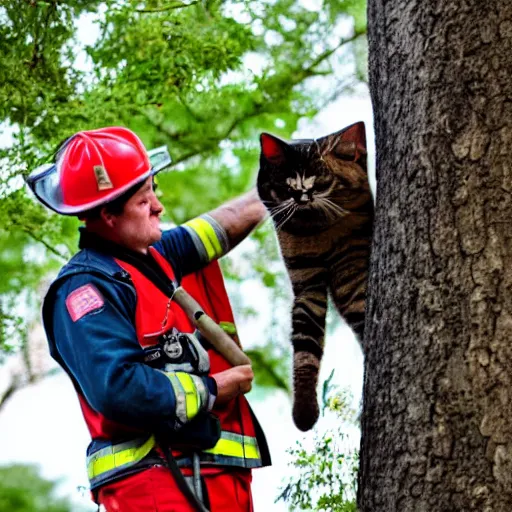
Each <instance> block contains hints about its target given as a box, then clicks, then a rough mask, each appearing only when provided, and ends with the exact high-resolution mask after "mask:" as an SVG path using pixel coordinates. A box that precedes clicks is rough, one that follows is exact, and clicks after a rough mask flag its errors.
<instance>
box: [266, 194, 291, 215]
mask: <svg viewBox="0 0 512 512" xmlns="http://www.w3.org/2000/svg"><path fill="white" fill-rule="evenodd" d="M292 202H293V199H291V198H290V199H287V200H286V201H283V202H282V203H280V204H278V205H277V206H274V207H273V208H270V216H271V217H276V216H277V215H279V214H280V213H282V212H283V211H284V210H287V209H288V207H289V206H290V205H291V204H292Z"/></svg>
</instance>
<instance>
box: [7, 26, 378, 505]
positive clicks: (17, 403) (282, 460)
mask: <svg viewBox="0 0 512 512" xmlns="http://www.w3.org/2000/svg"><path fill="white" fill-rule="evenodd" d="M85 28H87V27H85ZM89 28H90V26H89ZM82 30H84V29H82ZM83 37H84V39H86V38H87V40H88V38H89V37H90V32H89V30H85V32H84V36H83ZM82 65H84V66H86V63H85V62H84V63H82ZM356 121H365V123H366V130H367V139H368V145H369V148H368V149H369V164H370V169H372V170H373V169H374V158H373V156H374V153H375V151H374V143H373V123H372V113H371V104H370V100H369V98H368V95H367V93H366V92H365V91H363V92H362V93H361V95H360V96H358V97H355V96H352V97H342V98H339V99H338V100H337V101H336V102H334V103H333V104H331V105H330V106H329V107H328V108H327V109H325V110H324V111H323V112H321V113H320V114H319V115H318V116H317V117H316V118H315V119H314V120H312V121H308V120H304V121H303V122H301V125H300V128H299V130H298V131H297V132H296V133H295V134H294V137H296V138H317V137H320V136H323V135H327V134H328V133H332V132H335V131H338V130H340V129H341V128H343V127H344V126H347V125H349V124H351V123H353V122H356ZM2 139H3V140H2ZM5 139H6V134H5V133H4V134H2V132H0V145H1V144H2V142H3V143H5ZM374 176H375V174H374V172H373V171H372V172H371V180H370V181H371V184H372V189H373V190H374V191H375V178H374ZM243 250H244V245H243V244H241V246H240V247H239V248H237V251H241V252H243ZM240 286H241V287H242V289H241V292H242V293H243V294H244V297H252V298H253V299H254V303H253V304H252V306H253V307H254V308H255V309H256V310H258V311H259V312H260V313H261V318H260V319H259V320H250V321H247V322H245V323H241V324H240V325H239V326H238V327H239V331H240V335H241V336H240V337H241V340H242V342H243V343H244V345H245V346H250V345H251V341H252V340H255V338H254V336H255V333H257V332H259V326H261V323H260V322H264V321H265V318H267V319H268V318H269V317H270V310H269V308H270V304H269V301H267V300H265V296H264V295H262V292H261V286H260V285H259V284H258V283H254V282H251V281H249V282H246V283H242V284H241V285H240ZM248 305H249V304H248ZM333 368H335V378H334V382H335V383H336V384H339V385H341V386H342V387H343V388H348V389H350V390H351V392H352V394H353V395H354V404H355V405H356V406H357V405H358V404H359V401H360V398H361V386H362V377H363V364H362V355H361V351H360V349H359V345H358V343H357V342H356V341H355V339H354V336H353V335H352V333H351V332H350V330H349V329H347V328H346V327H340V328H339V329H338V330H336V331H335V333H334V334H333V335H331V336H328V337H327V339H326V351H325V355H324V359H323V365H322V371H321V381H322V380H323V379H325V378H326V377H327V376H328V375H329V374H330V372H331V370H332V369H333ZM2 373H3V376H4V379H1V378H0V386H2V380H5V376H6V374H7V368H6V367H3V369H2ZM248 399H249V401H250V403H251V405H252V406H253V409H254V410H255V412H256V415H257V416H258V418H259V420H260V423H261V424H262V426H263V429H264V431H265V433H266V435H267V440H268V442H269V445H270V451H271V454H272V458H273V466H272V467H270V468H265V469H260V470H255V471H254V480H253V494H254V501H255V509H256V511H261V510H266V511H276V512H281V511H285V510H287V507H286V506H285V505H284V504H283V503H282V502H280V503H278V504H275V503H274V499H275V497H276V496H277V495H278V490H279V487H280V485H281V483H282V481H283V478H285V477H286V476H287V475H289V474H290V468H289V466H288V465H287V462H288V460H289V459H288V456H287V455H286V453H285V451H286V449H287V448H290V447H292V446H293V445H294V444H295V442H296V440H305V441H306V442H307V443H311V441H312V434H311V433H308V434H306V435H304V434H302V433H301V432H299V431H298V430H297V429H296V428H295V426H294V425H293V423H292V420H291V404H290V402H289V399H288V397H286V396H285V395H284V393H281V392H271V393H267V394H266V395H265V396H263V395H262V394H261V393H259V394H257V391H253V392H251V393H250V394H249V395H248ZM349 442H350V443H351V445H352V446H354V447H356V446H357V445H358V442H359V440H358V432H357V430H356V429H354V431H352V432H351V433H350V436H349ZM88 443H89V434H88V432H87V429H86V427H85V424H84V422H83V419H82V415H81V412H80V409H79V406H78V400H77V398H76V395H75V392H74V390H73V388H72V386H71V383H70V381H69V379H68V378H67V376H66V375H64V374H63V373H59V374H57V375H55V376H53V377H51V378H47V379H46V380H44V381H42V382H40V383H39V384H37V385H32V386H29V387H27V388H25V389H23V390H21V391H19V392H17V393H16V394H15V395H14V397H12V398H11V399H10V400H9V401H8V402H7V404H6V405H5V407H4V408H3V409H2V411H1V413H0V465H4V464H9V463H14V462H24V463H36V464H38V465H39V466H40V467H41V469H42V473H43V475H44V476H45V477H47V478H50V479H55V480H59V481H60V482H61V485H60V491H61V492H62V493H63V494H67V495H71V496H72V497H73V498H74V499H75V500H76V501H77V503H80V504H81V505H83V506H85V507H88V508H87V509H88V510H91V511H93V510H96V508H95V507H94V506H92V505H90V506H88V504H89V503H90V502H89V497H88V493H87V492H85V495H84V496H82V495H81V493H80V492H79V491H78V488H79V487H81V486H82V487H85V488H87V486H88V482H87V475H86V471H85V450H86V447H87V445H88Z"/></svg>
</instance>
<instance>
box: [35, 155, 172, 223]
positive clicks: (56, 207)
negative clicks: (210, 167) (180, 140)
mask: <svg viewBox="0 0 512 512" xmlns="http://www.w3.org/2000/svg"><path fill="white" fill-rule="evenodd" d="M148 156H149V159H150V162H151V168H150V169H149V170H148V171H147V172H145V173H143V174H141V175H140V176H137V178H136V179H134V180H132V181H130V182H129V183H126V184H125V185H124V186H122V187H120V188H117V189H116V190H113V191H112V193H110V194H108V195H106V196H104V197H102V198H100V199H97V200H96V201H91V202H89V203H86V204H81V205H69V204H66V203H65V202H64V200H63V197H62V191H61V188H60V183H59V175H58V172H57V165H56V164H44V165H42V166H40V167H38V168H37V169H35V170H34V171H33V172H32V173H31V174H30V175H29V176H28V177H27V179H26V181H27V185H28V186H29V187H30V189H31V190H32V192H33V193H34V195H35V196H36V197H37V199H39V201H41V203H43V204H44V205H45V206H46V207H48V208H50V209H51V210H53V211H54V212H56V213H60V214H61V215H78V214H80V213H83V212H86V211H88V210H92V209H93V208H97V207H98V206H101V205H103V204H106V203H109V202H110V201H113V200H114V199H116V198H118V197H119V196H121V195H123V194H124V193H125V192H126V191H127V190H129V189H130V188H131V187H133V186H135V185H137V183H140V182H142V181H144V180H146V179H147V178H149V177H150V176H154V175H155V174H157V173H159V172H160V171H161V170H163V169H165V168H166V167H168V166H169V165H170V164H171V162H172V160H171V156H170V155H169V152H168V151H167V147H166V146H162V147H159V148H156V149H152V150H151V151H148Z"/></svg>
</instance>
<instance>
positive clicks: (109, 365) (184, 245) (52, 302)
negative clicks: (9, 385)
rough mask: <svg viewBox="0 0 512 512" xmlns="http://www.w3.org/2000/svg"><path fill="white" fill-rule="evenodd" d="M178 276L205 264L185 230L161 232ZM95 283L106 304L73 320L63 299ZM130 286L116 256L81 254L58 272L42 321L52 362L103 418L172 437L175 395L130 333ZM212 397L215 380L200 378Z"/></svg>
mask: <svg viewBox="0 0 512 512" xmlns="http://www.w3.org/2000/svg"><path fill="white" fill-rule="evenodd" d="M154 247H155V249H157V250H158V251H159V252H160V254H162V255H163V256H164V257H165V258H166V259H167V260H168V261H169V262H170V264H171V266H172V268H173V270H174V272H175V276H176V279H177V280H178V281H180V280H181V277H182V276H184V275H186V274H188V273H191V272H194V271H196V270H198V269H200V268H202V267H203V266H204V265H206V264H207V263H208V261H207V260H206V259H205V256H204V254H202V253H201V252H200V251H199V250H198V247H197V240H194V239H193V237H192V236H191V234H190V233H189V232H188V231H187V230H186V229H185V228H183V227H177V228H174V229H171V230H168V231H165V232H163V236H162V239H161V241H160V242H158V243H157V244H155V246H154ZM87 284H92V285H93V286H94V287H96V289H97V290H98V291H99V292H100V294H101V295H102V296H103V299H104V304H103V305H102V306H101V307H100V308H98V309H95V310H93V311H91V312H89V313H87V314H85V315H84V316H83V317H81V318H79V319H78V320H76V321H73V319H72V318H71V316H70V314H69V312H68V309H67V307H66V298H67V297H68V296H69V295H70V293H72V292H73V291H74V290H76V289H77V288H80V287H81V286H84V285H87ZM135 306H136V294H135V288H134V286H133V284H132V283H131V281H130V279H129V276H128V274H127V273H126V272H125V271H124V270H123V269H122V268H121V267H120V266H119V265H118V264H117V263H116V261H115V260H114V258H113V257H111V256H108V255H106V254H103V253H101V252H98V251H96V250H93V249H82V250H81V251H80V252H78V253H77V254H76V255H75V256H74V257H73V258H72V259H71V260H70V261H69V263H68V264H66V265H65V266H64V267H63V268H62V270H61V271H60V273H59V275H58V277H57V279H56V280H55V281H54V282H53V284H52V286H51V287H50V290H49V292H48V294H47V296H46V298H45V302H44V305H43V321H44V326H45V330H46V333H47V336H48V342H49V345H50V351H51V355H52V356H53V358H54V359H55V360H56V361H57V362H59V364H60V365H61V366H62V367H63V368H64V369H65V371H66V372H67V373H68V374H69V376H70V377H71V379H72V381H73V383H74V385H75V387H76V388H77V391H78V392H79V393H80V394H81V395H82V396H84V397H85V399H86V400H87V402H88V403H89V405H90V406H91V407H92V408H93V409H94V410H95V411H97V412H99V413H100V414H102V415H103V416H105V417H106V418H107V419H109V420H112V421H115V422H117V423H120V424H123V425H125V426H127V427H134V428H137V429H142V430H145V431H155V430H158V431H160V432H164V433H165V432H166V431H168V432H172V431H175V430H176V429H177V428H178V427H179V425H178V423H177V422H176V418H175V416H174V413H173V411H174V410H175V395H174V392H173V389H172V386H171V384H170V382H169V379H168V377H167V376H166V375H164V374H163V373H162V372H161V371H159V370H156V369H154V368H151V367H150V366H148V365H146V364H144V362H143V358H144V351H143V349H142V348H141V346H140V345H139V342H138V340H137V335H136V330H135ZM203 381H204V383H205V384H206V386H207V388H208V390H209V392H210V393H213V394H215V393H216V385H215V381H214V380H213V379H212V378H211V377H203Z"/></svg>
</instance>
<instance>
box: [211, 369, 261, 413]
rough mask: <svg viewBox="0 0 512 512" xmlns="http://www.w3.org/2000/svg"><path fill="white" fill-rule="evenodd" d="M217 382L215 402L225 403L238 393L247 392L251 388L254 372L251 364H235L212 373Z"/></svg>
mask: <svg viewBox="0 0 512 512" xmlns="http://www.w3.org/2000/svg"><path fill="white" fill-rule="evenodd" d="M212 377H213V378H214V379H215V382H216V383H217V399H216V400H215V403H218V404H221V405H222V404H225V403H226V402H228V401H229V400H231V399H233V398H235V397H236V396H238V395H241V394H245V393H248V392H249V391H250V390H251V388H252V380H253V379H254V373H253V371H252V368H251V365H249V364H246V365H243V366H235V367H234V368H229V369H228V370H224V371H223V372H220V373H215V374H214V375H212Z"/></svg>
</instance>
